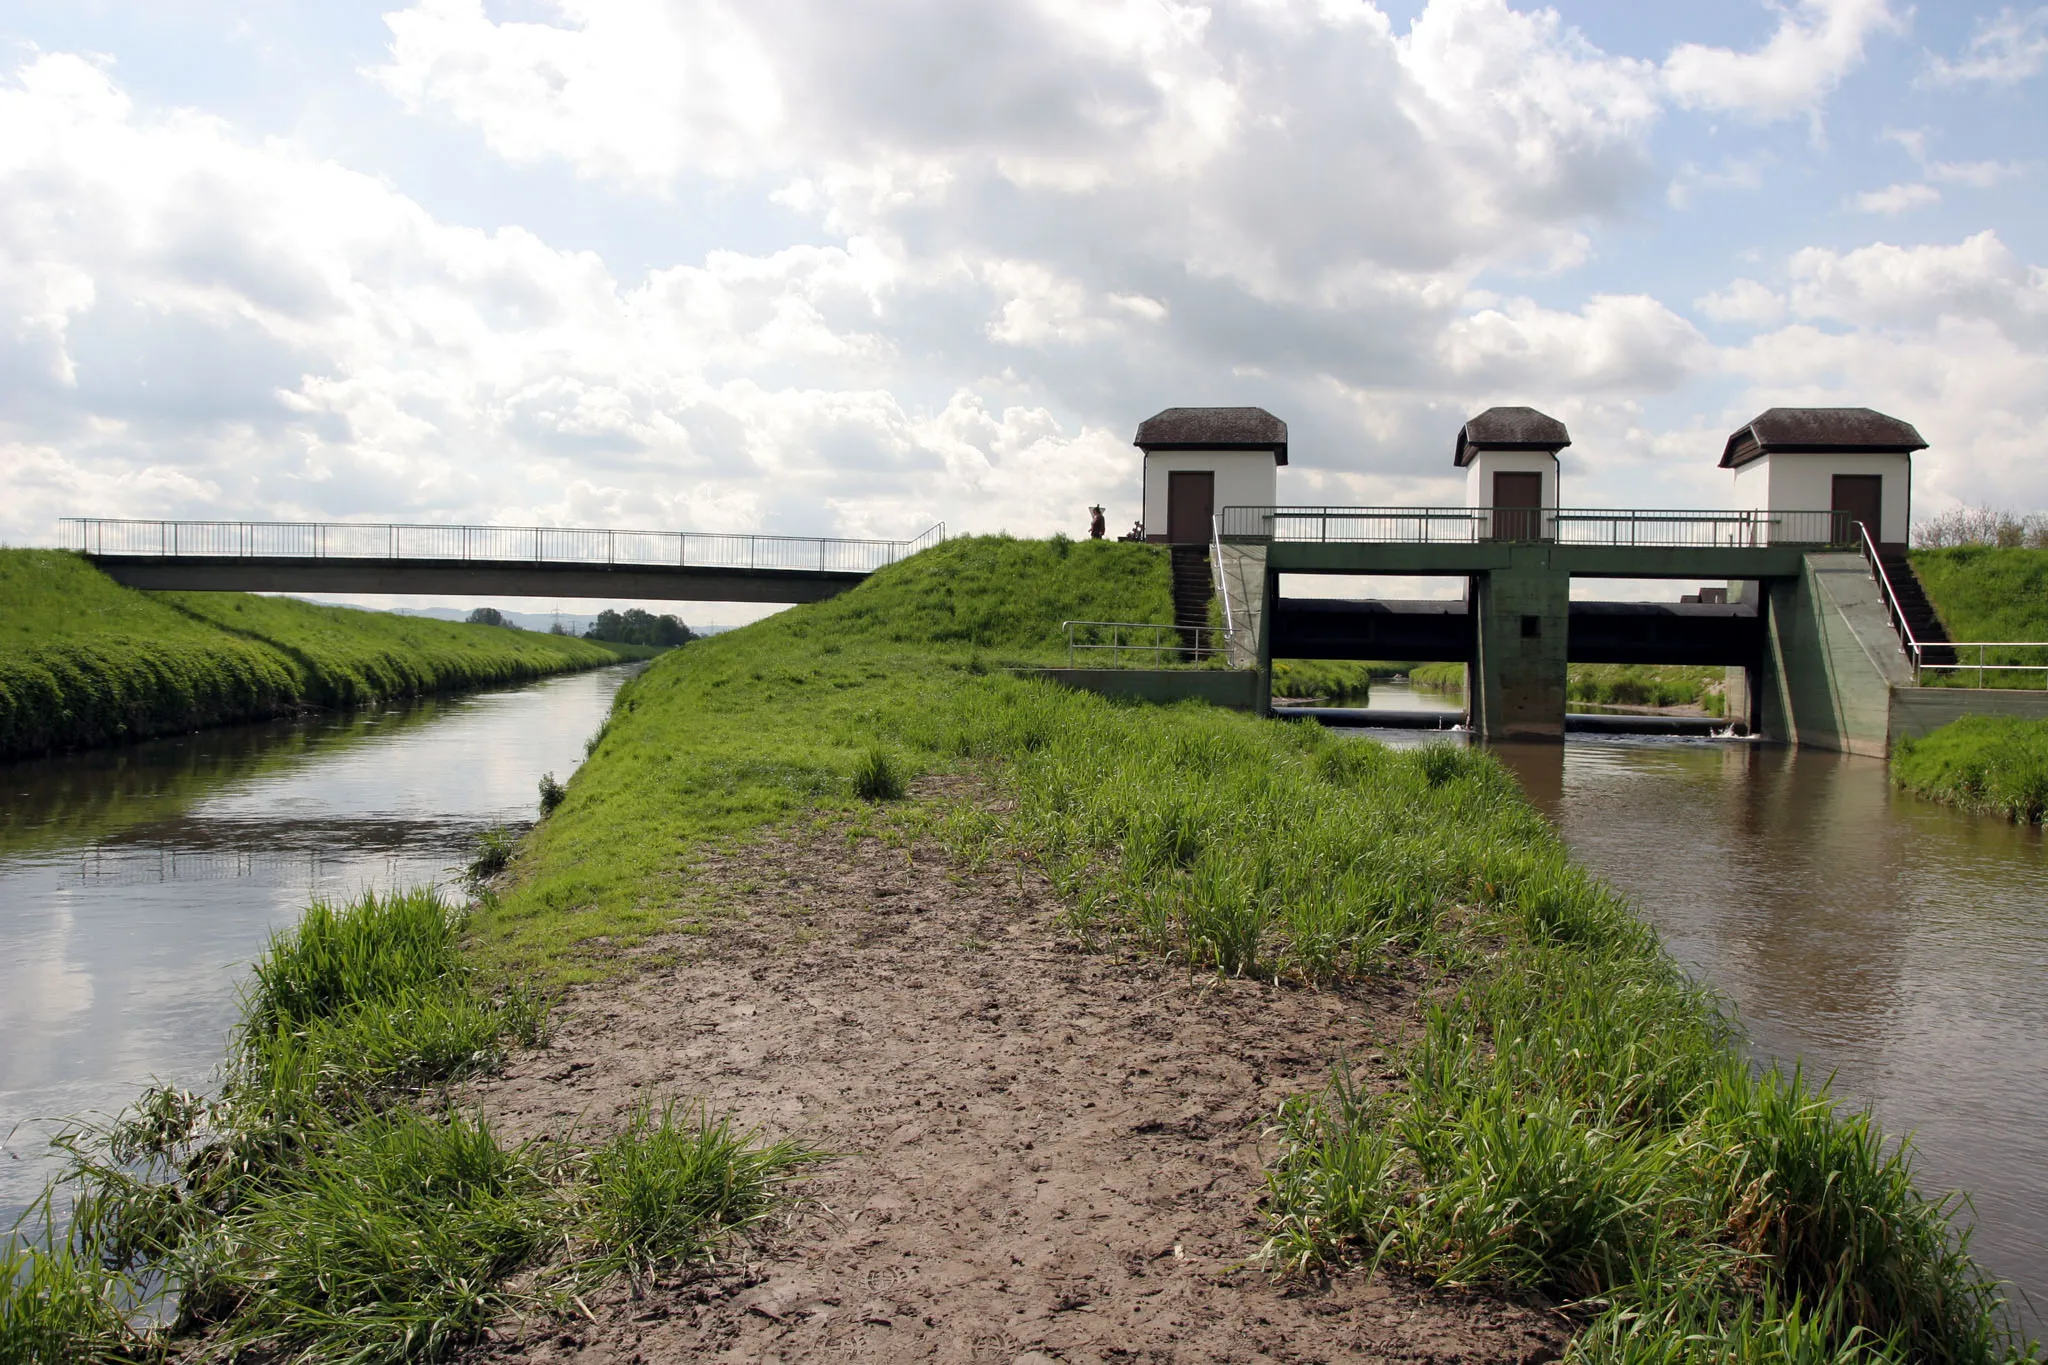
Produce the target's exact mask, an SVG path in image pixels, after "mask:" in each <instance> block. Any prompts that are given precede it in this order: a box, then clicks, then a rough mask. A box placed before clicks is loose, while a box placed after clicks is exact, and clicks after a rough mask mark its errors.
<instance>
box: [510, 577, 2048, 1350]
mask: <svg viewBox="0 0 2048 1365" xmlns="http://www.w3.org/2000/svg"><path fill="white" fill-rule="evenodd" d="M1164 574H1165V569H1164V565H1163V562H1161V561H1160V560H1159V558H1158V557H1157V555H1156V552H1152V551H1147V550H1145V549H1143V548H1142V547H1123V546H1093V545H1077V546H1071V547H1057V546H1047V545H1030V544H1024V543H1019V542H1014V541H956V542H953V543H951V544H949V545H947V546H946V547H944V549H943V550H941V551H932V552H927V553H926V554H924V555H920V556H918V557H917V558H915V559H913V560H910V561H907V562H906V563H904V564H900V565H897V566H895V567H894V568H892V569H890V570H888V571H885V572H884V573H882V574H878V575H876V576H875V578H874V579H872V580H870V581H869V582H868V583H867V584H865V585H863V586H862V587H860V588H857V589H855V590H853V591H852V592H849V593H847V594H846V595H845V596H843V597H841V598H839V599H836V600H834V601H833V602H829V603H824V604H820V605H819V606H816V607H806V608H798V609H794V610H791V611H789V612H785V613H783V614H781V615H779V616H776V617H773V618H770V619H768V620H766V621H763V622H760V623H758V624H756V625H754V626H750V627H748V628H746V629H745V630H741V631H735V632H731V633H729V634H726V635H722V636H719V637H717V638H716V639H714V640H711V641H709V642H707V643H705V644H704V645H701V646H692V648H691V649H690V650H688V651H685V652H684V653H682V654H679V655H675V656H671V657H668V658H665V659H663V660H661V661H659V662H657V663H656V664H655V665H654V666H653V667H652V668H651V669H650V670H649V671H648V673H647V674H646V675H644V676H643V677H642V678H640V679H638V680H637V681H636V682H635V683H633V684H632V685H631V686H629V687H628V688H626V689H625V690H623V691H622V692H621V694H620V697H619V700H618V703H617V705H616V706H615V708H614V712H613V715H612V718H611V720H610V721H609V722H608V724H607V726H606V728H605V730H604V732H603V734H602V736H601V737H600V739H599V741H598V742H597V744H596V745H595V747H594V750H593V752H592V755H591V758H590V761H589V762H588V763H586V765H585V766H584V767H583V768H582V769H581V770H580V771H579V772H578V773H577V775H576V777H575V778H574V780H573V781H572V782H571V784H570V787H569V793H568V797H567V800H566V801H565V802H564V804H563V805H562V806H561V808H560V809H559V810H558V811H557V812H556V813H555V814H554V815H553V816H551V817H550V818H549V819H548V820H547V821H546V822H545V823H544V824H543V825H542V826H541V827H540V829H539V830H538V831H537V832H536V833H535V835H534V836H533V838H532V839H531V840H530V841H529V843H528V844H527V845H526V846H525V848H524V849H523V850H522V851H521V853H520V855H519V857H518V859H517V861H516V863H515V866H514V869H513V877H514V885H513V886H512V887H511V888H510V889H509V890H508V891H507V892H506V894H505V895H504V896H503V897H502V898H500V899H499V900H497V901H496V902H494V903H493V904H491V905H489V906H487V907H485V908H483V909H482V910H481V911H480V912H479V915H478V917H477V919H476V920H475V921H474V922H473V932H474V933H475V935H476V941H477V943H478V945H479V947H480V950H481V951H482V952H483V953H484V954H485V958H486V960H488V961H492V962H494V963H497V964H500V965H502V966H505V967H508V968H511V969H513V970H517V971H521V972H526V973H532V974H536V975H537V977H538V979H541V980H561V979H568V978H576V977H588V976H591V975H594V974H599V973H602V972H605V971H608V970H616V969H617V965H616V964H617V962H618V959H617V958H616V957H615V956H612V952H613V950H614V949H616V947H617V946H618V945H619V943H620V942H621V940H629V939H631V938H633V937H635V936H639V935H644V934H647V933H651V932H654V931H657V930H660V929H663V928H668V927H674V926H677V925H681V926H684V927H687V926H688V925H690V924H691V923H692V922H693V921H694V920H695V919H696V918H697V917H699V916H702V915H706V914H709V913H714V912H716V911H717V910H718V907H717V906H716V905H715V904H714V903H713V902H712V899H711V897H709V896H708V895H706V894H705V893H703V892H702V891H700V889H699V888H698V887H697V886H696V885H695V884H694V883H693V881H692V878H691V866H692V862H693V860H694V859H695V857H696V856H697V855H698V854H699V853H700V852H702V851H703V850H704V849H705V848H706V847H707V846H708V845H710V844H713V843H715V842H716V841H719V840H724V839H733V838H743V837H745V836H747V835H749V834H750V833H753V832H756V831H759V830H762V829H764V828H766V827H769V826H773V825H778V824H786V823H789V822H793V821H803V820H821V821H826V822H829V821H831V820H833V819H836V818H839V817H841V816H844V815H847V814H848V813H852V812H858V811H861V810H862V809H864V807H863V804H862V803H861V802H859V801H858V799H857V798H856V796H855V795H854V792H855V787H856V783H857V782H866V783H867V784H868V786H869V789H870V790H875V789H876V787H875V783H874V780H873V779H874V774H875V771H876V768H877V765H878V764H880V765H881V766H882V767H883V768H885V769H886V770H887V771H888V772H889V773H890V774H891V775H893V777H894V778H895V779H896V780H897V781H899V782H900V781H901V780H902V779H904V778H906V777H915V776H916V775H917V774H920V773H939V772H949V771H952V772H959V771H965V772H970V773H974V774H978V775H980V777H981V778H982V779H983V780H984V781H985V782H987V783H988V784H990V786H991V787H992V789H993V790H994V792H995V793H996V794H998V795H1000V796H1002V797H1004V798H1007V800H1006V801H1004V802H1001V803H998V804H995V805H992V806H977V805H972V804H967V803H960V802H948V801H946V800H943V799H939V800H933V801H929V802H922V803H919V804H917V805H916V806H913V807H912V808H910V810H909V811H908V812H907V813H906V815H905V816H904V818H906V819H910V820H913V821H917V822H920V823H922V825H923V826H924V827H925V828H927V829H928V830H930V831H931V832H932V833H933V834H935V835H936V836H937V837H939V838H942V839H944V840H946V841H948V842H949V843H950V844H951V845H952V846H953V847H954V848H955V849H956V850H958V851H959V852H960V853H961V854H962V855H963V856H966V857H970V858H986V857H990V856H1007V857H1016V858H1022V859H1027V860H1029V861H1031V862H1032V863H1034V864H1035V865H1037V866H1038V867H1039V868H1041V869H1042V870H1043V871H1044V872H1045V873H1046V874H1047V875H1048V876H1049V877H1050V878H1051V879H1052V881H1053V882H1054V884H1055V885H1056V886H1057V887H1058V889H1059V890H1060V892H1061V893H1062V895H1063V896H1064V897H1065V899H1066V901H1067V904H1068V907H1069V908H1068V911H1067V916H1068V921H1069V924H1070V926H1071V927H1072V928H1073V929H1074V931H1075V932H1076V933H1077V934H1080V935H1082V936H1084V937H1086V938H1090V939H1095V938H1101V937H1105V936H1115V937H1118V938H1121V939H1123V940H1125V941H1127V942H1135V943H1140V944H1148V945H1150V946H1151V947H1153V948H1155V949H1156V950H1157V951H1159V952H1162V953H1166V954H1170V955H1172V956H1174V957H1176V958H1179V959H1182V960H1184V961H1185V962H1186V963H1187V964H1188V965H1189V967H1190V968H1191V969H1193V970H1204V971H1220V972H1241V973H1246V974H1255V975H1259V976H1262V977H1275V978H1280V979H1283V980H1292V981H1296V982H1299V983H1302V984H1303V985H1304V986H1320V985H1334V984H1343V983H1347V982H1357V981H1362V980H1368V979H1370V978H1371V977H1373V976H1374V975H1376V974H1380V973H1388V972H1408V971H1412V970H1415V969H1417V968H1420V969H1421V970H1423V971H1424V972H1425V973H1426V974H1427V975H1429V976H1430V977H1431V978H1432V979H1434V980H1435V981H1437V983H1438V985H1437V987H1436V988H1435V989H1434V990H1433V991H1432V992H1431V994H1430V996H1429V1004H1428V1007H1427V1017H1426V1019H1424V1020H1421V1021H1418V1022H1419V1023H1420V1024H1421V1028H1420V1030H1419V1034H1420V1036H1419V1038H1418V1039H1417V1040H1415V1041H1414V1042H1413V1043H1412V1044H1409V1045H1407V1046H1405V1047H1398V1048H1397V1050H1398V1051H1399V1052H1400V1054H1401V1056H1402V1058H1403V1060H1402V1063H1401V1066H1400V1075H1399V1084H1398V1085H1397V1086H1396V1088H1395V1089H1394V1090H1392V1091H1391V1092H1390V1093H1387V1094H1374V1093H1370V1092H1369V1091H1368V1090H1367V1089H1366V1088H1365V1087H1363V1086H1360V1085H1355V1084H1353V1083H1352V1082H1351V1080H1350V1079H1349V1078H1348V1077H1347V1076H1346V1075H1345V1074H1343V1073H1342V1072H1341V1071H1340V1072H1339V1074H1338V1075H1337V1076H1336V1077H1335V1078H1334V1079H1333V1083H1332V1086H1331V1089H1330V1091H1329V1093H1328V1094H1325V1095H1320V1096H1304V1097H1301V1098H1299V1099H1298V1100H1296V1101H1295V1102H1293V1103H1291V1104H1290V1105H1289V1106H1288V1108H1287V1110H1286V1112H1285V1113H1283V1114H1282V1115H1280V1116H1279V1119H1280V1123H1281V1128H1282V1133H1283V1138H1284V1141H1283V1145H1282V1151H1281V1155H1280V1157H1279V1159H1278V1161H1277V1162H1276V1164H1275V1166H1274V1168H1273V1170H1272V1172H1271V1174H1270V1177H1269V1179H1270V1199H1269V1206H1270V1210H1271V1216H1272V1226H1271V1241H1270V1250H1271V1253H1272V1257H1273V1260H1274V1262H1275V1263H1276V1264H1277V1265H1279V1266H1282V1267H1297V1268H1300V1267H1308V1266H1312V1265H1316V1264H1320V1263H1335V1264H1358V1263H1378V1264H1384V1265H1388V1266H1398V1267H1401V1268H1404V1269H1405V1270H1407V1271H1409V1272H1411V1273H1414V1274H1417V1275H1420V1276H1423V1277H1425V1278H1427V1279H1431V1280H1434V1281H1437V1282H1441V1283H1445V1284H1453V1285H1456V1284H1474V1285H1481V1286H1492V1287H1498V1288H1506V1289H1508V1290H1510V1291H1513V1292H1523V1293H1540V1294H1543V1295H1547V1296H1549V1297H1550V1298H1552V1299H1553V1300H1556V1301H1560V1302H1564V1303H1567V1304H1570V1305H1572V1307H1571V1309H1570V1311H1571V1312H1572V1313H1573V1314H1574V1315H1575V1316H1576V1317H1577V1318H1578V1320H1579V1321H1580V1322H1581V1324H1582V1326H1583V1331H1582V1332H1581V1334H1580V1337H1579V1340H1578V1342H1577V1344H1576V1346H1575V1347H1574V1353H1575V1355H1576V1356H1577V1357H1578V1358H1581V1359H1596V1358H1597V1359H1601V1360H1611V1359H1623V1360H1645V1361H1648V1360H1657V1361H1667V1362H1677V1361H1709V1360H1711V1361H1730V1360H1752V1359H1754V1360H1766V1359H1769V1360H1785V1359H1799V1360H1814V1361H1841V1362H1847V1361H1879V1360H1885V1361H1890V1360H1896V1361H1907V1360H1914V1361H1970V1362H1977V1361H1993V1360H2004V1359H2035V1358H2037V1356H2036V1354H2035V1352H2034V1349H2033V1348H2032V1347H2031V1346H2030V1345H2024V1344H2022V1343H2020V1342H2018V1341H2016V1340H2015V1339H2014V1338H2012V1337H2011V1336H2009V1335H2008V1334H2007V1331H2006V1328H2005V1326H2004V1322H2005V1319H2004V1318H2003V1317H2002V1300H2001V1297H2000V1293H1999V1290H1998V1288H1997V1286H1996V1285H1994V1284H1993V1283H1991V1282H1990V1281H1988V1280H1987V1278H1986V1277H1985V1276H1984V1274H1983V1273H1982V1272H1981V1271H1980V1270H1979V1269H1978V1268H1977V1266H1976V1265H1975V1264H1974V1263H1973V1262H1972V1261H1971V1259H1970V1258H1969V1256H1968V1254H1967V1250H1966V1246H1965V1245H1964V1242H1963V1239H1961V1238H1960V1237H1959V1236H1958V1234H1957V1233H1956V1230H1955V1229H1954V1227H1953V1226H1952V1225H1951V1213H1952V1212H1953V1206H1951V1205H1950V1204H1948V1203H1946V1202H1943V1201H1937V1200H1930V1199H1928V1198H1927V1197H1925V1196H1923V1195H1922V1194H1921V1193H1920V1192H1918V1191H1917V1190H1916V1189H1915V1187H1914V1185H1913V1183H1912V1180H1911V1171H1910V1159H1911V1158H1910V1145H1909V1144H1894V1143H1892V1142H1890V1141H1889V1140H1888V1139H1886V1138H1885V1137H1884V1136H1883V1135H1882V1134H1881V1133H1880V1132H1879V1131H1878V1130H1877V1129H1876V1127H1875V1126H1874V1125H1873V1124H1872V1123H1871V1122H1870V1120H1869V1119H1868V1117H1867V1116H1865V1115H1862V1114H1857V1113H1852V1112H1845V1111H1843V1110H1841V1109H1838V1108H1837V1106H1836V1105H1835V1103H1834V1102H1833V1101H1832V1100H1831V1099H1830V1098H1829V1097H1828V1095H1827V1093H1826V1089H1825V1087H1824V1086H1817V1085H1815V1084H1814V1083H1812V1082H1811V1081H1809V1080H1808V1079H1807V1078H1805V1077H1804V1076H1802V1075H1800V1074H1798V1073H1796V1072H1794V1073H1792V1074H1789V1075H1788V1074H1785V1073H1782V1072H1779V1071H1776V1070H1771V1071H1764V1072H1761V1073H1759V1072H1755V1071H1753V1070H1752V1069H1751V1067H1750V1065H1749V1064H1748V1062H1747V1061H1746V1060H1745V1053H1744V1048H1743V1042H1742V1038H1741V1035H1740V1031H1739V1029H1738V1028H1737V1026H1736V1025H1735V1024H1733V1023H1732V1022H1731V1021H1730V1020H1729V1019H1728V1018H1727V1017H1726V1016H1725V1015H1724V1014H1723V1013H1722V1011H1721V1010H1720V1008H1719V1005H1718V1001H1717V1000H1716V999H1715V998H1714V997H1713V996H1712V995H1711V994H1710V993H1709V992H1707V991H1704V990H1702V989H1701V988H1699V987H1698V986H1696V985H1695V984H1693V983H1692V982H1690V981H1689V980H1688V979H1687V978H1686V977H1685V975H1684V974H1683V973H1682V972H1681V971H1680V970H1679V969H1678V967H1677V966H1676V965H1675V964H1674V963H1673V962H1672V960H1671V959H1670V958H1669V957H1668V956H1667V955H1666V954H1665V953H1664V952H1663V951H1662V949H1661V947H1660V945H1659V944H1658V942H1657V940H1656V938H1655V935H1654V934H1653V933H1652V932H1651V931H1650V930H1649V929H1648V928H1647V927H1646V926H1645V925H1644V923H1643V922H1642V921H1641V920H1640V919H1638V918H1637V917H1636V916H1635V914H1634V913H1633V911H1632V910H1631V908H1630V907H1629V906H1628V905H1627V904H1625V903H1624V902H1623V901H1622V900H1621V899H1620V898H1619V897H1618V896H1617V895H1616V894H1615V893H1613V892H1612V891H1611V890H1609V889H1608V888H1606V887H1604V886H1602V885H1601V884H1599V883H1598V882H1596V881H1595V880H1594V879H1592V878H1591V877H1590V876H1588V875H1587V874H1586V873H1585V872H1584V871H1583V870H1581V869H1580V868H1578V867H1577V866H1576V865H1575V864H1574V863H1573V862H1572V861H1571V859H1570V857H1569V856H1568V854H1567V851H1566V850H1565V848H1564V845H1563V843H1562V841H1561V840H1560V839H1559V838H1558V836H1557V835H1556V833H1555V832H1554V831H1553V830H1552V829H1551V828H1550V827H1549V826H1548V825H1547V824H1546V823H1545V822H1544V821H1543V820H1542V819H1541V818H1540V817H1539V816H1538V815H1537V814H1536V813H1535V812H1534V810H1533V809H1532V808H1531V807H1530V806H1529V805H1528V804H1527V803H1526V802H1525V801H1523V799H1522V798H1521V796H1520V794H1519V792H1518V790H1517V789H1516V787H1515V786H1514V783H1513V781H1512V779H1511V778H1510V777H1509V776H1508V775H1507V773H1506V772H1505V770H1504V769H1502V768H1501V767H1500V765H1499V764H1497V763H1496V762H1494V761H1493V760H1491V759H1489V758H1487V757H1486V756H1485V755H1483V754H1479V753H1472V752H1467V751H1465V750H1463V749H1460V748H1453V747H1448V746H1443V747H1431V748H1423V749H1419V750H1411V751H1407V752H1396V751H1392V750H1389V749H1387V748H1385V747H1383V746H1380V745H1377V744H1373V743H1369V742H1361V741H1358V740H1355V739H1346V738H1340V737H1336V736H1333V735H1331V734H1329V733H1328V732H1325V731H1322V730H1320V729H1318V728H1316V727H1313V726H1303V725H1287V724H1278V723H1272V722H1261V721H1258V720H1254V719H1251V718H1248V717H1244V716H1239V715H1234V714H1231V713H1227V712H1222V711H1217V710H1211V709H1206V708H1202V707H1199V706H1195V705H1182V706H1178V707H1170V708H1143V707H1134V706H1125V705H1119V704H1116V703H1113V702H1110V701H1106V700H1104V699H1102V698H1099V697H1095V696H1092V695H1088V694H1085V693H1078V692H1071V691H1065V690H1062V689H1059V688H1056V687H1053V686H1050V685H1047V684H1044V683H1039V682H1033V681H1025V680H1022V679H1019V678H1017V677H1013V676H1009V675H1007V674H1005V673H1004V672H1003V671H1002V669H1001V667H1000V665H1002V664H1005V663H1010V662H1030V661H1034V660H1039V659H1043V658H1044V657H1046V656H1047V655H1048V654H1050V653H1052V652H1054V651H1056V650H1057V649H1058V623H1059V620H1060V619H1061V618H1062V617H1071V616H1083V615H1087V616H1099V617H1103V618H1106V619H1118V618H1122V619H1133V617H1134V616H1135V615H1136V614H1137V613H1139V612H1141V611H1143V610H1144V609H1145V607H1146V605H1147V604H1153V605H1156V604H1157V601H1158V594H1159V593H1160V592H1161V591H1162V590H1163V586H1164ZM1155 580H1156V581H1155ZM991 595H999V596H1000V597H1001V599H1002V600H1001V601H995V600H988V599H989V597H990V596H991ZM941 603H943V604H944V605H943V609H940V606H939V604H941ZM892 604H902V605H906V606H913V607H915V610H908V611H903V612H897V611H894V610H891V605H892ZM1020 604H1022V605H1020ZM1031 604H1035V605H1031ZM1027 607H1028V609H1027ZM1034 612H1035V619H1034ZM1140 619H1142V618H1140ZM857 818H870V817H865V816H862V817H857ZM600 941H601V942H600ZM1389 1043H1390V1045H1394V1044H1398V1043H1399V1040H1389Z"/></svg>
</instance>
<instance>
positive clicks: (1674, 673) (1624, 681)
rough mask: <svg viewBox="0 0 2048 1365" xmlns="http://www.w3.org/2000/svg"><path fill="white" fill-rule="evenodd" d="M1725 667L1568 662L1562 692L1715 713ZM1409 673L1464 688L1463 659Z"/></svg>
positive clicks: (1602, 701)
mask: <svg viewBox="0 0 2048 1365" xmlns="http://www.w3.org/2000/svg"><path fill="white" fill-rule="evenodd" d="M1726 672H1727V670H1725V669H1720V668H1695V667H1692V666H1689V665H1684V664H1573V665H1571V666H1570V667H1569V668H1567V669H1566V670H1565V696H1566V698H1567V699H1568V700H1570V701H1575V702H1586V703H1590V704H1596V705H1605V706H1694V705H1697V706H1699V707H1701V708H1702V709H1704V710H1705V711H1706V712H1707V714H1708V715H1712V716H1718V715H1722V714H1724V713H1725V711H1726V709H1727V705H1728V702H1727V698H1726V697H1725V696H1723V695H1722V692H1721V687H1722V683H1723V682H1724V681H1725V676H1726ZM1408 677H1409V680H1410V681H1412V682H1413V683H1414V684H1415V685H1416V686H1417V687H1427V688H1431V689H1434V690H1437V691H1443V692H1463V691H1464V690H1465V665H1463V664H1443V663H1438V664H1421V665H1418V666H1417V667H1415V668H1414V669H1412V670H1410V672H1409V674H1408Z"/></svg>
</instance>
